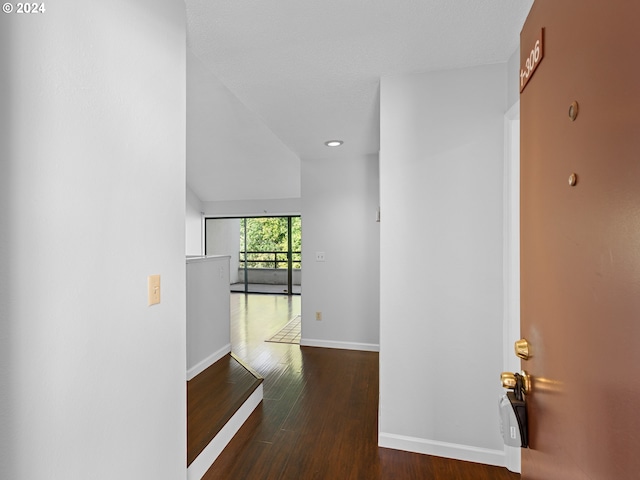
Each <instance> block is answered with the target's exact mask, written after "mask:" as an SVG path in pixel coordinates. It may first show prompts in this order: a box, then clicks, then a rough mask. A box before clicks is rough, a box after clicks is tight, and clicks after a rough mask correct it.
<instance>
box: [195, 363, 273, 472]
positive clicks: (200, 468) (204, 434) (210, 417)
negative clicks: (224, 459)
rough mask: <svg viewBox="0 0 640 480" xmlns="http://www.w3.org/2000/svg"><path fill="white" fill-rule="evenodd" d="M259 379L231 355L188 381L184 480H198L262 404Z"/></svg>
mask: <svg viewBox="0 0 640 480" xmlns="http://www.w3.org/2000/svg"><path fill="white" fill-rule="evenodd" d="M262 381H263V379H262V377H261V376H260V375H259V374H258V373H257V372H255V370H253V369H251V368H250V367H249V366H247V365H246V364H245V363H244V362H242V360H240V359H239V358H237V357H236V356H235V355H234V354H233V353H231V354H228V355H225V356H224V357H222V358H221V359H220V360H218V361H217V362H216V363H214V364H213V365H211V366H210V367H209V368H207V369H206V370H204V371H203V372H202V373H200V374H199V375H197V376H196V377H194V378H193V379H191V380H189V381H188V382H187V478H188V479H189V480H192V479H197V480H200V478H202V476H203V475H204V474H205V473H206V472H207V470H208V469H209V467H211V465H212V464H213V462H214V461H215V459H216V458H217V457H218V455H220V453H221V452H222V450H223V449H224V447H226V445H227V444H228V443H229V442H230V441H231V438H233V436H234V435H235V434H236V432H237V431H238V430H239V429H240V427H241V426H242V424H243V423H244V422H245V421H246V420H247V418H248V417H249V415H251V412H253V410H254V409H255V408H256V407H257V406H258V405H259V404H260V402H261V401H262V396H263V390H262Z"/></svg>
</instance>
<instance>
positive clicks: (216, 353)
mask: <svg viewBox="0 0 640 480" xmlns="http://www.w3.org/2000/svg"><path fill="white" fill-rule="evenodd" d="M230 315H231V307H230V303H229V257H226V256H212V257H200V258H188V259H187V380H191V379H192V378H193V377H195V376H196V375H198V374H199V373H200V372H202V371H203V370H205V369H206V368H208V367H209V366H211V365H213V364H214V363H215V362H216V361H218V360H220V358H222V357H223V356H224V355H226V354H227V353H229V352H230V351H231V325H230V321H231V317H230Z"/></svg>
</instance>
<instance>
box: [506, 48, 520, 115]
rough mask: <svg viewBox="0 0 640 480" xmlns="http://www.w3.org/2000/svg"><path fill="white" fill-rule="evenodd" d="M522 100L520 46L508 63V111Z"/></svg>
mask: <svg viewBox="0 0 640 480" xmlns="http://www.w3.org/2000/svg"><path fill="white" fill-rule="evenodd" d="M519 100H520V46H518V48H516V51H515V52H513V54H511V57H509V61H508V62H507V110H509V109H510V108H511V107H513V106H514V105H515V104H516V103H517V102H518V101H519Z"/></svg>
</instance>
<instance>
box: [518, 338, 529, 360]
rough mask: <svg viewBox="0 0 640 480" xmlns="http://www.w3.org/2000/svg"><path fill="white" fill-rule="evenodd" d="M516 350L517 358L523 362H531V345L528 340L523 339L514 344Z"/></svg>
mask: <svg viewBox="0 0 640 480" xmlns="http://www.w3.org/2000/svg"><path fill="white" fill-rule="evenodd" d="M514 349H515V352H516V356H517V357H518V358H521V359H522V360H529V357H531V349H530V345H529V342H528V341H527V339H526V338H521V339H520V340H518V341H516V342H515V344H514Z"/></svg>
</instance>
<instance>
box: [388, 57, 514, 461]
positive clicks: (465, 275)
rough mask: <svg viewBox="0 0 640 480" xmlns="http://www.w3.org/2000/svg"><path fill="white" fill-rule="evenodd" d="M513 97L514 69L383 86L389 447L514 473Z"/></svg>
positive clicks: (413, 78) (396, 80) (391, 81)
mask: <svg viewBox="0 0 640 480" xmlns="http://www.w3.org/2000/svg"><path fill="white" fill-rule="evenodd" d="M506 92H507V71H506V64H497V65H490V66H482V67H476V68H468V69H460V70H452V71H443V72H435V73H426V74H418V75H408V76H398V77H391V78H383V79H382V83H381V152H380V198H381V210H382V223H381V238H380V257H381V265H380V269H381V274H380V284H381V299H380V423H379V429H380V440H379V443H380V445H382V446H388V447H391V448H398V445H402V448H406V449H407V450H413V451H417V452H421V453H431V454H435V455H446V456H450V457H453V458H460V459H466V460H470V461H476V462H484V463H490V464H503V463H504V460H503V459H504V448H503V442H502V438H501V436H500V433H499V424H498V415H497V403H498V398H499V396H500V395H501V394H502V393H503V390H502V388H501V386H500V382H499V380H498V379H499V374H500V372H501V371H502V370H501V369H502V366H503V361H502V359H503V345H502V339H503V285H502V275H503V268H502V262H503V257H502V241H503V225H502V217H503V198H502V195H503V150H504V113H505V110H506V100H507V93H506ZM398 439H401V440H402V441H399V440H398Z"/></svg>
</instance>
